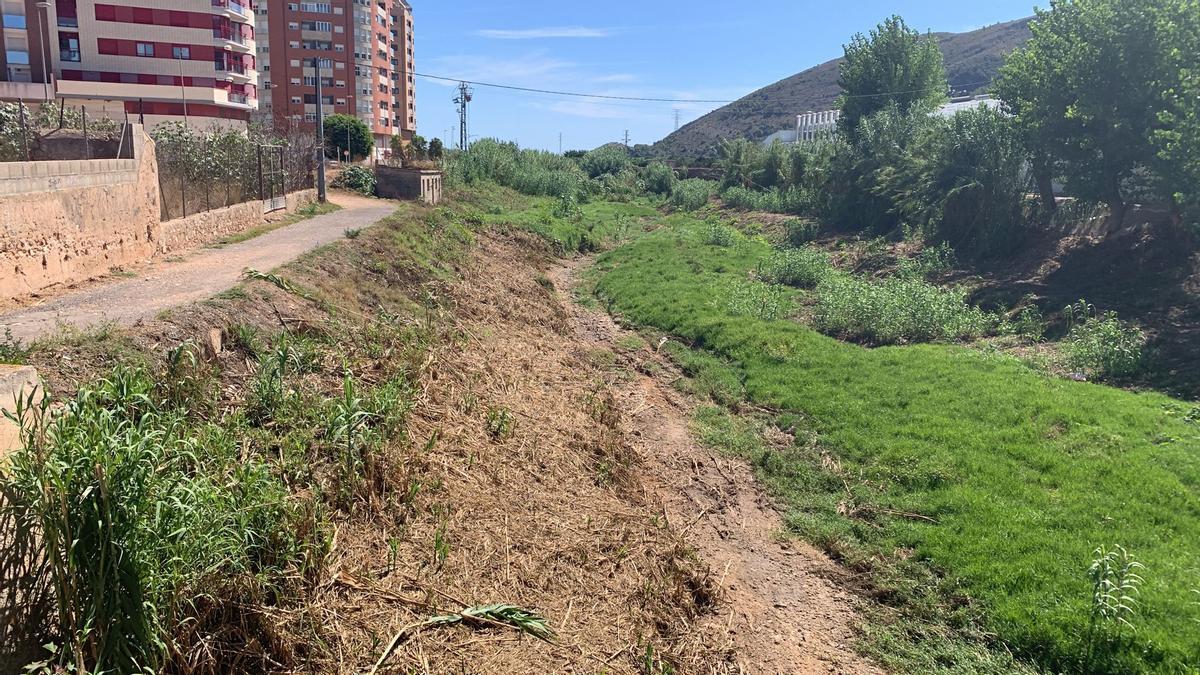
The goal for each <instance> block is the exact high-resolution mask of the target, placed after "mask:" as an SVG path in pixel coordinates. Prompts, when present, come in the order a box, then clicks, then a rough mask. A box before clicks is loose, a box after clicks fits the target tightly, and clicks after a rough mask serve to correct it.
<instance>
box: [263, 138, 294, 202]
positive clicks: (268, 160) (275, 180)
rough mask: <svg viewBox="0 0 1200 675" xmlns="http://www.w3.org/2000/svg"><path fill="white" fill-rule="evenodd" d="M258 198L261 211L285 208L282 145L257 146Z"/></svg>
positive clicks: (285, 196)
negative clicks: (261, 206)
mask: <svg viewBox="0 0 1200 675" xmlns="http://www.w3.org/2000/svg"><path fill="white" fill-rule="evenodd" d="M258 198H259V199H261V200H262V205H263V213H270V212H272V211H279V210H281V209H285V208H287V174H286V173H285V171H284V168H283V146H282V145H259V146H258Z"/></svg>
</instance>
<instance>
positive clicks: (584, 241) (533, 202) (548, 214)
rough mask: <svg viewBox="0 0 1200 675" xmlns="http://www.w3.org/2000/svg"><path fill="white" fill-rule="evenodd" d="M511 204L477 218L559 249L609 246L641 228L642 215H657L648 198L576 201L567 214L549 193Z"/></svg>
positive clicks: (643, 216)
mask: <svg viewBox="0 0 1200 675" xmlns="http://www.w3.org/2000/svg"><path fill="white" fill-rule="evenodd" d="M515 201H516V204H517V206H516V207H515V208H506V209H496V210H498V211H500V212H499V213H484V214H482V215H481V218H482V220H483V222H484V223H486V224H489V225H511V226H515V227H519V228H522V229H525V230H528V231H530V232H533V233H535V234H537V235H539V236H541V237H543V238H545V239H546V240H547V241H549V242H550V243H551V244H552V245H553V246H554V248H555V249H556V250H557V251H558V252H559V253H563V254H566V253H574V252H587V251H596V250H600V249H603V248H605V247H608V246H611V245H613V244H615V243H617V242H619V241H621V240H624V239H627V238H628V237H630V236H631V235H632V234H634V233H636V232H638V231H640V230H641V229H642V219H644V218H654V217H657V216H659V215H660V214H659V213H658V211H657V210H655V209H654V207H653V206H652V205H651V202H650V201H648V200H636V201H632V202H607V201H592V202H587V203H582V204H578V205H576V206H577V207H578V211H577V212H575V214H574V215H573V216H571V217H562V216H561V214H562V213H563V210H562V208H561V204H560V200H559V199H558V198H553V197H528V198H517V199H515Z"/></svg>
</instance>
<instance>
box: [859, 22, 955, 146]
mask: <svg viewBox="0 0 1200 675" xmlns="http://www.w3.org/2000/svg"><path fill="white" fill-rule="evenodd" d="M844 49H845V52H846V59H845V61H843V62H842V65H841V67H840V78H839V79H838V84H839V85H840V86H841V88H842V95H841V96H840V97H839V98H838V102H837V107H838V108H840V109H841V111H842V115H841V118H840V119H839V125H840V126H841V129H842V131H843V132H845V133H846V135H848V136H851V137H853V135H854V134H855V133H856V132H857V131H858V124H859V122H860V121H861V120H862V119H863V118H864V117H868V116H870V115H871V114H873V113H875V112H878V111H880V110H882V109H884V108H886V107H888V106H890V105H895V106H896V107H897V108H899V109H900V110H901V111H902V112H907V111H908V110H909V109H910V108H913V107H914V106H922V107H924V106H928V107H930V108H932V107H934V106H936V105H938V104H940V103H942V102H943V101H945V100H946V90H947V84H946V68H945V66H944V65H943V63H942V52H941V49H940V48H939V47H938V43H937V40H936V39H934V37H933V36H932V35H925V36H922V35H921V34H920V33H918V32H917V31H915V30H911V29H909V28H908V26H907V25H905V23H904V19H901V18H900V17H899V16H892V17H890V18H888V19H886V20H884V22H883V23H881V24H879V26H878V27H876V28H875V29H874V30H872V31H871V34H870V35H869V36H866V35H863V34H862V33H859V34H857V35H855V36H854V37H853V38H851V40H850V44H848V45H846V46H845V47H844Z"/></svg>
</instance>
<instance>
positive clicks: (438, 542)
mask: <svg viewBox="0 0 1200 675" xmlns="http://www.w3.org/2000/svg"><path fill="white" fill-rule="evenodd" d="M448 557H450V537H449V536H448V534H447V524H446V520H445V518H443V519H442V520H441V522H439V523H438V526H437V529H436V530H434V531H433V565H434V567H435V568H437V569H441V568H442V566H443V565H445V564H446V558H448Z"/></svg>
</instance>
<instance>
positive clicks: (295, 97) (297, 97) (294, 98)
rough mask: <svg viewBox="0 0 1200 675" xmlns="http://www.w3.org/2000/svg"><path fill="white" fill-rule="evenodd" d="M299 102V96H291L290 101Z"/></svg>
mask: <svg viewBox="0 0 1200 675" xmlns="http://www.w3.org/2000/svg"><path fill="white" fill-rule="evenodd" d="M299 102H300V97H299V96H293V97H292V103H299Z"/></svg>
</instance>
